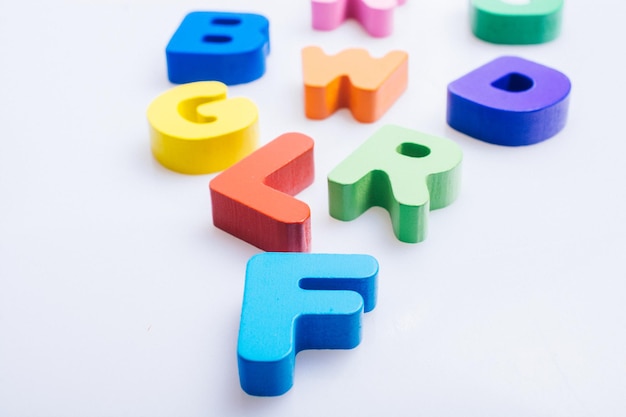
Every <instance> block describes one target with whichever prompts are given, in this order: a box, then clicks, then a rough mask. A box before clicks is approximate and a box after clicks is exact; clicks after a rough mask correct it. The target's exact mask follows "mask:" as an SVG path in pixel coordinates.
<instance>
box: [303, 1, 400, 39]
mask: <svg viewBox="0 0 626 417" xmlns="http://www.w3.org/2000/svg"><path fill="white" fill-rule="evenodd" d="M405 2H406V0H312V1H311V11H312V16H313V29H316V30H333V29H336V28H337V27H339V25H341V24H342V23H343V22H344V21H345V20H346V19H349V18H354V19H356V20H358V21H359V23H361V25H363V27H364V28H365V30H366V31H367V33H369V34H370V35H371V36H375V37H377V38H380V37H385V36H388V35H390V34H391V32H392V31H393V10H394V9H395V8H396V7H397V6H399V5H402V4H404V3H405Z"/></svg>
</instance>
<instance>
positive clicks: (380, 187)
mask: <svg viewBox="0 0 626 417" xmlns="http://www.w3.org/2000/svg"><path fill="white" fill-rule="evenodd" d="M461 160H462V152H461V148H459V146H458V145H457V144H456V143H454V142H452V141H451V140H448V139H443V138H438V137H435V136H430V135H426V134H424V133H420V132H416V131H414V130H410V129H405V128H403V127H399V126H392V125H387V126H383V127H382V128H381V129H379V130H378V131H377V132H376V133H375V134H374V135H373V136H372V137H370V138H369V139H368V140H367V141H366V142H365V143H363V145H361V147H359V148H358V149H357V150H356V151H355V152H354V153H353V154H352V155H350V156H349V157H348V158H347V159H345V160H344V161H343V162H342V163H341V164H339V166H337V167H336V168H335V169H334V170H333V171H332V172H331V173H330V174H329V175H328V198H329V209H330V215H331V216H332V217H334V218H336V219H339V220H345V221H349V220H353V219H356V218H357V217H359V216H360V215H361V214H363V213H364V212H365V211H366V210H367V209H369V208H370V207H373V206H379V207H383V208H385V209H386V210H387V211H388V212H389V214H390V216H391V223H392V225H393V230H394V233H395V235H396V237H397V238H398V239H399V240H401V241H402V242H408V243H416V242H421V241H422V240H424V239H425V237H426V231H427V214H428V211H429V209H430V210H435V209H438V208H441V207H445V206H447V205H449V204H451V203H452V202H453V201H454V200H455V199H456V197H457V194H458V191H459V186H460V177H461V169H460V167H461Z"/></svg>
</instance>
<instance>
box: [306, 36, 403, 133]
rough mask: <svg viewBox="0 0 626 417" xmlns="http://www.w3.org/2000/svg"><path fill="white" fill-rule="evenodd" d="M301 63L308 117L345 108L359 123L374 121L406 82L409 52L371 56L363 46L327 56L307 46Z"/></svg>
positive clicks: (398, 94)
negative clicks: (379, 56) (377, 56)
mask: <svg viewBox="0 0 626 417" xmlns="http://www.w3.org/2000/svg"><path fill="white" fill-rule="evenodd" d="M302 65H303V72H304V106H305V114H306V117H308V118H309V119H325V118H327V117H328V116H330V115H331V114H333V113H334V112H335V111H337V110H338V109H339V108H342V107H347V108H349V109H350V111H351V112H352V115H353V116H354V118H355V119H356V120H358V121H359V122H364V123H371V122H375V121H376V120H378V119H379V118H380V117H381V116H382V115H383V114H384V113H385V112H386V111H387V110H388V109H389V107H391V105H392V104H393V103H394V102H395V101H396V100H397V99H398V97H400V95H402V93H403V92H404V90H406V87H407V83H408V55H407V54H406V52H402V51H393V52H390V53H388V54H387V55H385V56H384V57H383V58H372V57H371V56H370V55H369V53H368V52H367V51H366V50H364V49H346V50H344V51H342V52H341V53H339V54H338V55H335V56H328V55H326V54H325V53H324V52H323V51H322V50H321V49H320V48H318V47H316V46H310V47H307V48H304V49H303V50H302Z"/></svg>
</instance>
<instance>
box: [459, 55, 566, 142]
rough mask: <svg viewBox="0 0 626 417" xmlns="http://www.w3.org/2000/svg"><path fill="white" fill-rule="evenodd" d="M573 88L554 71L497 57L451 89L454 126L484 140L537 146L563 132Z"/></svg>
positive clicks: (538, 65) (464, 77) (460, 80)
mask: <svg viewBox="0 0 626 417" xmlns="http://www.w3.org/2000/svg"><path fill="white" fill-rule="evenodd" d="M570 89H571V83H570V81H569V79H568V78H567V77H566V76H565V75H564V74H562V73H560V72H559V71H556V70H554V69H552V68H548V67H546V66H543V65H540V64H537V63H534V62H532V61H527V60H525V59H522V58H517V57H501V58H497V59H495V60H494V61H491V62H489V63H487V64H485V65H483V66H482V67H480V68H478V69H476V70H474V71H472V72H470V73H469V74H467V75H465V76H463V77H461V78H459V79H458V80H456V81H454V82H452V83H450V85H448V115H447V118H448V124H449V125H450V126H451V127H453V128H454V129H456V130H458V131H460V132H463V133H465V134H466V135H469V136H472V137H474V138H476V139H480V140H482V141H484V142H488V143H494V144H497V145H505V146H522V145H532V144H534V143H537V142H541V141H543V140H546V139H548V138H550V137H552V136H554V135H556V134H557V133H558V132H559V131H560V130H561V129H563V127H564V126H565V122H566V121H567V109H568V104H569V93H570Z"/></svg>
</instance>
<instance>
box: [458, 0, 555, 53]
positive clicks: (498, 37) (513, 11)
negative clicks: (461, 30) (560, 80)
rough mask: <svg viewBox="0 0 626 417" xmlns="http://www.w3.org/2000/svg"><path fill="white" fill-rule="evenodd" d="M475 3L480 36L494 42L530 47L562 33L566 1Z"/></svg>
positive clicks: (474, 18) (473, 14) (482, 0)
mask: <svg viewBox="0 0 626 417" xmlns="http://www.w3.org/2000/svg"><path fill="white" fill-rule="evenodd" d="M517 3H518V4H514V3H513V2H512V1H510V0H509V1H504V0H472V1H471V6H470V10H471V22H472V31H473V32H474V35H476V37H478V38H480V39H482V40H485V41H487V42H491V43H501V44H509V45H526V44H536V43H544V42H548V41H551V40H553V39H555V38H556V37H557V36H558V35H559V32H560V31H561V14H562V13H561V11H562V10H563V0H528V1H526V2H517Z"/></svg>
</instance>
